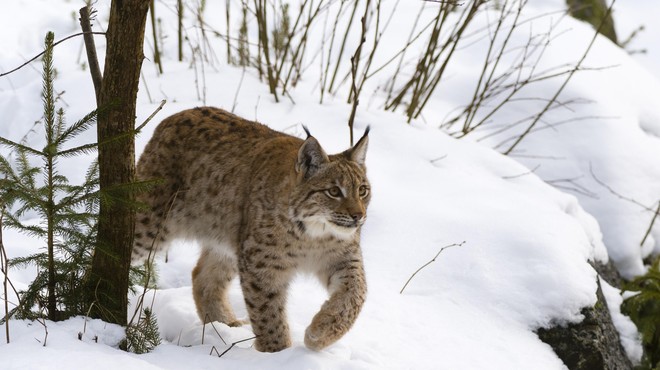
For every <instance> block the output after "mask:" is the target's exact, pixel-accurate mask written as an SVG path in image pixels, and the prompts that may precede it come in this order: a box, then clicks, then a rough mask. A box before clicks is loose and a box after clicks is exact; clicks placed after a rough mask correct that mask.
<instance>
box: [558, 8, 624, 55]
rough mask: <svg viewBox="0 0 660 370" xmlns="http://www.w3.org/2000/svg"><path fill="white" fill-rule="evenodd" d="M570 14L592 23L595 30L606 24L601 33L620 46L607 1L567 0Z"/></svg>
mask: <svg viewBox="0 0 660 370" xmlns="http://www.w3.org/2000/svg"><path fill="white" fill-rule="evenodd" d="M566 4H567V5H568V8H569V12H570V14H571V15H572V16H573V17H575V18H577V19H580V20H583V21H585V22H587V23H590V24H591V25H592V26H594V28H596V29H597V28H598V27H599V26H600V24H601V22H605V23H604V24H603V26H602V27H601V28H600V33H601V34H602V35H603V36H605V37H607V38H608V39H610V40H612V42H614V43H615V44H618V40H617V37H616V31H615V29H614V19H613V18H612V13H610V14H608V13H607V8H608V7H607V4H606V3H605V0H566Z"/></svg>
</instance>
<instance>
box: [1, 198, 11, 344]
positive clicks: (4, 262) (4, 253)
mask: <svg viewBox="0 0 660 370" xmlns="http://www.w3.org/2000/svg"><path fill="white" fill-rule="evenodd" d="M4 210H5V208H4V205H2V204H0V268H2V274H3V275H4V278H3V281H2V287H3V291H4V294H5V317H6V318H7V321H5V337H6V338H7V344H9V342H10V341H9V296H8V295H7V281H8V280H9V278H8V277H7V274H8V272H9V271H8V270H9V269H8V266H9V263H7V251H6V250H5V245H4V243H2V217H3V216H4Z"/></svg>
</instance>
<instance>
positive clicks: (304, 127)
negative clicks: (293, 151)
mask: <svg viewBox="0 0 660 370" xmlns="http://www.w3.org/2000/svg"><path fill="white" fill-rule="evenodd" d="M302 128H303V130H305V133H307V137H310V136H312V134H310V133H309V129H308V128H307V126H305V125H302Z"/></svg>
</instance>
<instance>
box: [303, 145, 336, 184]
mask: <svg viewBox="0 0 660 370" xmlns="http://www.w3.org/2000/svg"><path fill="white" fill-rule="evenodd" d="M329 161H330V159H329V158H328V155H327V154H325V151H323V148H321V144H319V142H318V140H316V138H314V137H313V136H309V137H307V139H306V140H305V142H303V144H302V145H301V146H300V149H298V161H297V162H296V171H297V172H299V173H300V172H302V174H303V176H304V178H306V179H308V178H310V177H311V176H313V175H314V174H315V173H316V172H317V171H318V169H319V168H320V167H321V165H323V164H325V163H328V162H329Z"/></svg>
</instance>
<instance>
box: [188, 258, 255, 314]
mask: <svg viewBox="0 0 660 370" xmlns="http://www.w3.org/2000/svg"><path fill="white" fill-rule="evenodd" d="M237 273H238V271H237V268H236V258H235V257H233V256H231V255H228V254H222V253H218V252H214V251H211V250H209V249H206V248H203V249H202V254H201V255H200V256H199V260H198V261H197V266H195V269H193V272H192V285H193V298H194V299H195V306H196V307H197V314H198V315H199V318H200V320H202V322H203V323H205V324H206V323H208V322H213V321H219V322H222V323H225V324H227V325H229V326H241V325H243V324H244V322H243V321H240V320H237V319H236V316H235V315H234V311H233V310H232V308H231V305H230V304H229V298H228V292H229V284H230V283H231V281H232V279H233V278H234V277H236V275H237Z"/></svg>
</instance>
